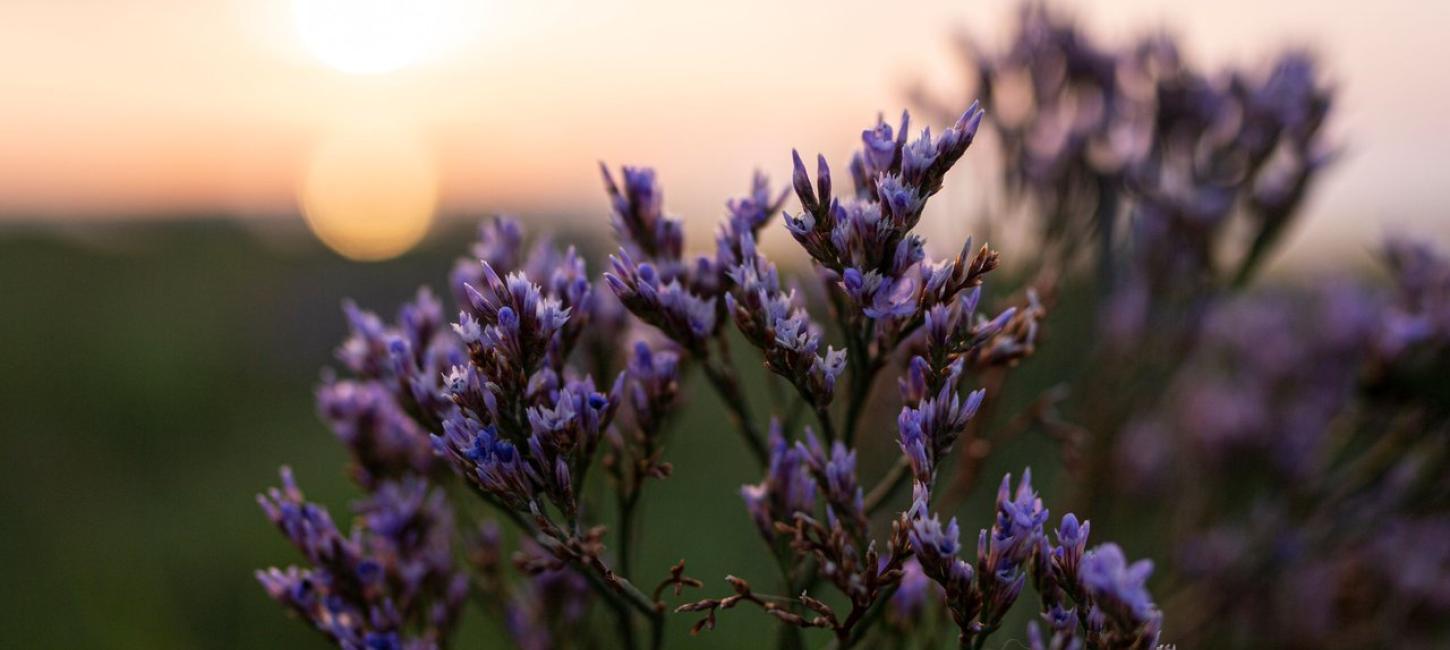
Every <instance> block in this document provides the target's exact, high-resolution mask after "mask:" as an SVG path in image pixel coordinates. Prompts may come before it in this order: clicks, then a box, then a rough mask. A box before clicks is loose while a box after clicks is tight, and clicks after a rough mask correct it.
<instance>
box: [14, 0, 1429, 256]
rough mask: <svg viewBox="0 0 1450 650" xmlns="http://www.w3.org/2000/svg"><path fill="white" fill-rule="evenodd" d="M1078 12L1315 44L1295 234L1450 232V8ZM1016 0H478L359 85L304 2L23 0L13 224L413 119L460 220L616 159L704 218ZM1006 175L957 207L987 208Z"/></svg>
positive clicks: (535, 206) (591, 184)
mask: <svg viewBox="0 0 1450 650" xmlns="http://www.w3.org/2000/svg"><path fill="white" fill-rule="evenodd" d="M1065 4H1068V5H1075V4H1076V5H1079V6H1077V7H1076V11H1077V13H1079V14H1080V15H1082V16H1084V17H1085V18H1086V19H1087V20H1088V22H1090V23H1091V24H1093V25H1094V26H1095V27H1097V28H1098V31H1099V32H1100V33H1102V34H1106V35H1116V34H1128V33H1135V32H1138V31H1142V30H1143V29H1148V28H1152V27H1156V26H1160V25H1169V26H1173V27H1174V28H1175V29H1176V31H1178V32H1179V33H1181V34H1183V35H1184V36H1185V37H1186V39H1187V42H1188V43H1189V46H1190V50H1191V52H1192V53H1193V54H1194V55H1195V56H1196V57H1198V58H1199V59H1200V60H1206V61H1253V60H1255V59H1256V58H1258V57H1262V56H1263V55H1265V54H1266V53H1270V52H1272V51H1274V50H1275V49H1276V47H1275V46H1276V45H1278V44H1304V43H1308V44H1311V45H1314V46H1316V47H1317V49H1318V50H1319V51H1320V52H1322V53H1323V55H1324V57H1325V59H1326V61H1327V63H1328V64H1329V67H1330V69H1331V70H1332V71H1333V74H1334V77H1335V78H1336V79H1337V80H1338V81H1339V83H1340V84H1341V86H1342V88H1343V90H1344V94H1343V102H1342V104H1341V105H1340V106H1339V119H1338V122H1337V124H1336V126H1335V130H1336V132H1339V133H1343V134H1345V139H1346V140H1347V142H1348V144H1349V145H1350V148H1349V152H1350V157H1349V158H1348V159H1346V161H1345V162H1344V163H1342V164H1341V165H1340V166H1339V168H1338V169H1337V170H1336V171H1335V172H1334V174H1333V175H1332V176H1331V177H1330V178H1329V179H1328V182H1327V183H1326V184H1325V186H1324V187H1323V188H1322V191H1321V192H1320V193H1319V194H1318V195H1317V197H1316V199H1315V201H1314V203H1313V205H1312V206H1311V208H1312V211H1313V213H1314V214H1313V215H1312V219H1313V221H1314V225H1313V226H1312V227H1310V228H1308V229H1307V230H1306V231H1305V232H1303V233H1301V234H1300V239H1301V240H1304V241H1310V242H1315V241H1320V240H1323V241H1328V242H1333V243H1334V245H1335V246H1339V247H1341V248H1343V249H1345V250H1351V249H1361V248H1363V244H1360V243H1357V240H1356V238H1358V237H1369V238H1377V237H1378V236H1379V235H1380V234H1381V233H1382V232H1383V230H1384V229H1385V226H1384V225H1383V224H1389V227H1391V228H1393V227H1396V226H1405V227H1410V228H1412V229H1414V230H1417V231H1421V232H1435V233H1441V232H1444V231H1446V230H1447V229H1450V228H1447V226H1450V211H1447V210H1445V209H1444V206H1445V205H1447V204H1450V128H1447V126H1450V121H1447V119H1446V116H1447V115H1450V66H1446V65H1445V64H1444V61H1446V60H1450V39H1447V38H1446V37H1445V36H1444V35H1443V31H1444V28H1445V26H1446V25H1450V2H1442V1H1431V0H1383V1H1381V2H1377V3H1365V2H1353V1H1349V0H1319V1H1317V2H1314V1H1309V0H1283V1H1280V2H1263V1H1262V0H1193V1H1191V2H1150V1H1147V0H1105V1H1099V2H1092V3H1065ZM888 6H889V7H890V9H887V8H886V7H888ZM1011 6H1012V5H1011V3H1006V2H981V1H966V2H964V1H955V2H938V1H931V2H919V3H912V2H896V3H889V4H888V3H878V2H863V1H858V0H811V1H802V2H792V1H789V0H776V1H773V2H772V1H766V0H736V1H734V2H678V1H667V0H658V1H638V2H636V1H615V2H601V1H598V0H594V1H590V0H537V1H532V2H522V1H520V2H505V1H503V0H474V1H473V2H472V8H473V9H474V11H473V12H472V13H471V16H470V17H469V18H468V19H467V20H466V21H460V22H462V23H464V24H463V25H462V26H461V28H460V30H459V34H458V35H455V38H454V42H453V43H452V45H451V46H450V47H448V48H446V49H445V50H444V51H441V52H439V53H437V54H436V55H435V56H433V57H432V58H430V59H428V60H425V61H423V62H420V63H418V64H416V65H413V66H411V67H407V68H404V69H401V70H399V71H396V72H391V73H385V74H380V75H373V76H355V75H349V74H345V73H343V72H339V71H337V70H334V69H332V68H330V67H327V66H326V65H323V64H322V63H321V62H320V61H319V60H318V58H317V57H316V56H314V55H313V53H312V52H309V51H308V50H307V48H306V47H304V46H303V44H302V43H301V39H300V38H299V37H298V32H297V28H296V25H295V24H294V20H293V7H292V6H291V4H290V1H289V0H133V1H123V0H112V1H103V0H66V1H64V2H56V1H54V0H5V2H3V3H0V218H7V217H8V218H32V217H37V216H39V217H42V218H47V219H53V218H105V217H109V216H112V215H117V214H126V215H128V216H136V215H152V214H175V213H180V212H187V211H204V212H208V213H218V212H220V213H230V214H238V215H243V216H245V215H255V214H278V213H288V214H290V213H293V212H295V210H296V207H295V206H296V201H295V198H294V197H295V196H296V194H297V187H298V183H299V182H300V180H299V179H300V178H302V176H303V175H304V174H305V170H306V169H307V166H308V164H309V158H310V156H312V154H313V152H314V151H315V150H316V149H317V148H318V147H320V146H322V144H323V143H324V142H326V141H327V140H328V138H329V136H330V134H331V133H332V132H333V131H335V130H336V129H337V128H339V126H338V125H345V124H350V123H354V122H357V121H359V120H362V121H372V122H386V123H389V124H391V125H393V126H394V127H396V128H398V129H401V130H403V131H406V132H408V133H412V134H414V136H415V137H416V138H417V141H418V142H419V143H420V146H421V147H422V150H423V151H426V152H427V153H428V155H430V156H431V157H432V160H433V166H434V168H435V169H436V173H437V176H438V181H439V188H438V190H439V197H440V200H441V201H442V203H443V205H444V206H445V207H446V208H447V209H449V210H451V211H461V210H470V211H479V212H491V211H498V210H504V211H512V212H520V213H524V214H544V213H577V214H582V215H584V216H596V215H598V214H601V213H602V212H603V202H602V200H601V199H600V195H599V183H598V180H597V179H596V171H595V161H596V160H598V159H605V160H609V161H611V162H635V163H649V164H653V165H655V166H657V167H659V168H660V173H661V175H662V178H663V180H664V181H665V183H666V192H667V199H666V202H667V205H668V206H669V207H670V208H671V209H672V211H674V212H677V213H680V214H683V215H686V216H687V217H688V218H690V219H691V220H692V221H693V222H694V223H697V224H705V223H708V222H712V221H713V220H714V219H715V218H716V217H718V215H719V214H720V211H721V208H720V205H721V204H722V202H723V200H724V199H725V198H726V197H727V196H730V195H732V194H735V193H737V192H740V191H741V190H743V189H744V187H745V185H746V182H747V180H748V177H749V173H750V170H751V169H752V168H753V167H756V166H760V167H763V168H764V169H766V170H767V171H770V172H772V173H773V175H774V176H775V177H777V178H782V177H783V175H784V172H785V171H786V169H787V167H788V161H789V158H788V155H789V150H790V147H792V146H794V147H800V148H801V149H802V150H805V151H816V150H821V151H824V152H825V153H827V155H828V156H831V157H832V159H833V160H842V159H843V158H844V156H845V155H846V152H847V151H848V149H849V148H850V147H851V146H852V145H853V144H854V138H853V134H855V133H857V132H858V131H859V129H860V128H861V127H863V126H865V125H866V123H867V122H869V121H870V120H871V119H873V116H874V114H875V112H876V111H877V110H878V109H885V110H887V111H888V112H895V111H897V110H899V109H900V108H901V107H902V105H903V101H904V100H903V93H902V92H901V91H902V89H903V87H904V86H905V85H906V83H907V82H908V81H909V80H910V79H912V78H916V77H927V78H928V79H929V81H930V82H931V85H933V86H935V87H938V88H941V89H942V90H943V92H950V91H951V90H953V89H958V88H960V83H959V82H958V80H957V78H956V76H955V74H954V73H955V71H956V70H957V68H956V67H955V66H954V65H953V61H952V60H951V59H950V55H951V54H950V53H951V50H950V47H949V36H950V34H951V32H952V30H954V29H959V28H967V29H969V30H970V31H971V32H972V33H975V34H977V35H981V36H984V37H986V38H987V39H988V40H991V39H993V38H994V37H997V36H999V34H1000V31H1001V29H1000V28H1001V26H1002V25H1004V24H1005V23H1006V19H1007V16H1008V15H1009V13H1010V10H1011ZM989 176H990V174H989V173H988V170H984V169H978V170H973V171H970V172H967V173H966V174H964V175H963V180H961V181H958V182H956V183H954V185H955V187H952V188H951V198H949V199H948V202H950V203H951V204H952V205H955V206H959V207H963V208H968V209H970V208H975V207H977V205H978V204H979V201H976V200H975V199H974V193H975V192H976V191H977V190H978V189H980V186H981V185H983V184H984V181H985V179H987V178H989ZM696 228H697V230H698V229H702V228H704V226H703V225H701V226H697V227H696Z"/></svg>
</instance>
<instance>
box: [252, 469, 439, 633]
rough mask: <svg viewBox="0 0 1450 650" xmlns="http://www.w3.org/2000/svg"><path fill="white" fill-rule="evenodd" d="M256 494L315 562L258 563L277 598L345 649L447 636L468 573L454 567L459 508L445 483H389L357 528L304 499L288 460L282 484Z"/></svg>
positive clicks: (261, 578)
mask: <svg viewBox="0 0 1450 650" xmlns="http://www.w3.org/2000/svg"><path fill="white" fill-rule="evenodd" d="M257 501H258V503H259V504H260V505H261V506H262V510H263V512H265V513H266V515H267V517H268V518H269V519H271V520H272V522H273V523H274V524H276V525H277V527H278V529H280V530H281V531H282V532H283V534H284V535H286V536H287V537H288V538H289V539H290V540H291V541H292V543H293V545H294V546H296V547H297V549H298V550H299V551H301V552H302V554H303V556H304V557H305V558H306V559H307V560H308V562H309V563H311V566H310V567H307V568H299V567H295V566H294V567H288V568H287V569H285V570H284V569H277V568H272V569H267V570H265V571H258V572H257V580H258V581H259V582H261V583H262V586H263V588H264V589H266V591H267V593H268V594H269V595H270V596H271V597H272V598H273V599H275V600H277V601H278V602H280V603H282V604H283V605H286V606H287V607H288V608H289V609H291V610H293V611H294V612H296V613H297V614H298V615H299V616H302V617H303V618H304V619H306V620H307V621H309V622H310V623H311V624H312V625H313V626H314V627H316V628H317V629H318V630H319V631H321V632H322V633H323V634H326V635H327V636H328V637H329V638H331V639H332V640H333V642H335V643H336V644H338V645H339V646H340V647H343V648H364V647H399V648H403V647H406V648H410V649H413V648H432V647H434V646H435V645H436V644H438V643H441V642H443V641H445V640H446V638H447V636H448V634H449V633H450V631H451V630H452V628H453V625H454V623H455V622H456V620H457V616H458V612H459V611H460V609H461V607H462V605H463V601H464V599H465V598H466V597H467V594H468V580H467V577H466V574H462V573H459V572H456V571H455V569H454V562H453V555H452V550H451V548H450V544H451V536H452V531H453V520H452V514H451V511H450V510H449V509H448V508H447V505H446V504H445V503H444V501H443V495H442V493H441V492H431V493H430V492H429V488H428V486H427V484H426V483H425V482H424V481H422V480H421V479H417V478H414V479H409V480H406V481H404V482H402V483H384V484H382V485H380V486H379V488H378V489H377V490H376V492H375V493H374V495H373V496H372V497H371V498H369V499H368V500H367V501H364V502H363V504H362V505H361V506H360V514H361V521H362V525H361V526H360V527H359V528H358V529H355V530H354V531H353V532H352V533H350V534H348V535H343V533H342V532H340V531H339V530H338V528H337V527H336V525H334V524H333V522H332V518H331V517H330V516H329V515H328V514H327V511H326V510H324V509H323V508H321V507H319V506H317V505H315V504H312V503H308V502H307V501H305V500H304V498H303V495H302V492H301V490H299V489H298V488H297V484H296V482H295V481H294V480H293V477H292V473H291V471H290V470H288V469H287V468H283V469H282V487H281V488H274V489H272V490H270V491H269V492H268V493H267V494H266V495H265V496H258V497H257ZM378 644H382V645H378Z"/></svg>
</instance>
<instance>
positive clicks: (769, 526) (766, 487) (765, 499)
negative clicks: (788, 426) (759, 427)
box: [740, 421, 816, 541]
mask: <svg viewBox="0 0 1450 650" xmlns="http://www.w3.org/2000/svg"><path fill="white" fill-rule="evenodd" d="M808 462H809V460H808V459H807V453H806V451H805V449H803V448H801V447H800V446H798V445H791V444H790V442H789V441H787V440H786V439H785V435H784V433H783V432H782V431H781V430H780V423H779V422H776V421H772V422H771V429H770V465H769V467H768V468H767V470H766V473H765V479H764V480H762V481H761V482H760V483H757V484H755V485H745V486H741V488H740V498H741V499H744V500H745V509H746V510H747V511H748V512H749V513H750V517H751V519H752V520H754V521H755V526H756V528H757V529H758V530H759V531H760V534H761V536H762V537H764V538H765V539H766V541H773V540H775V539H776V536H777V535H778V534H779V533H777V532H776V530H775V524H776V523H777V522H781V523H789V522H790V521H791V520H792V519H793V517H794V516H795V515H796V513H803V514H807V515H809V514H811V513H813V512H815V509H816V482H815V480H813V479H812V478H811V474H810V468H809V466H808Z"/></svg>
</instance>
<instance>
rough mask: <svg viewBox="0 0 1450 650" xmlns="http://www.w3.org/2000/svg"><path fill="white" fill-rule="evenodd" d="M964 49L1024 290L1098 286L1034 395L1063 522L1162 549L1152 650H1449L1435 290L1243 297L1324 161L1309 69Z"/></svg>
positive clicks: (1136, 50) (1407, 279) (1411, 255)
mask: <svg viewBox="0 0 1450 650" xmlns="http://www.w3.org/2000/svg"><path fill="white" fill-rule="evenodd" d="M962 44H963V47H964V51H965V52H966V58H967V59H968V61H969V67H970V68H971V69H972V70H973V71H974V75H973V76H974V79H975V86H974V90H973V92H974V94H976V95H979V96H981V97H982V98H983V102H984V104H985V105H986V106H987V107H988V109H989V110H990V111H991V115H992V118H991V119H989V121H988V122H989V124H991V125H992V127H993V132H994V133H995V134H996V136H997V140H998V142H997V144H999V145H1000V148H1001V150H1002V154H1003V157H1004V159H1003V163H1004V165H1003V180H1004V184H1005V186H1006V187H1007V189H1008V193H1009V196H1011V197H1014V198H1015V199H1016V204H1017V205H1016V209H1015V210H1014V211H1013V213H1015V214H1024V215H1026V216H1027V217H1028V219H1029V223H1030V224H1031V232H1033V233H1034V236H1033V237H1032V244H1033V246H1032V248H1035V249H1036V251H1037V252H1038V254H1039V255H1040V256H1041V260H1040V261H1041V264H1042V266H1043V267H1044V268H1047V269H1050V272H1049V273H1048V275H1049V276H1051V277H1057V278H1065V282H1067V283H1072V284H1076V285H1077V286H1085V285H1087V284H1089V283H1086V282H1076V283H1074V282H1073V280H1072V278H1074V277H1077V276H1078V275H1079V274H1077V273H1076V272H1077V271H1079V270H1081V269H1082V268H1083V267H1088V268H1095V269H1096V270H1097V274H1096V277H1095V279H1094V281H1093V282H1092V283H1091V284H1094V285H1096V287H1097V289H1098V295H1099V296H1100V300H1099V303H1098V310H1099V319H1098V327H1097V328H1095V329H1089V330H1086V331H1084V332H1083V333H1082V335H1081V336H1079V337H1078V338H1076V339H1072V340H1069V339H1068V338H1066V337H1064V338H1063V339H1060V340H1057V341H1055V344H1057V345H1067V346H1074V345H1081V346H1083V347H1085V348H1087V349H1089V350H1092V353H1091V356H1089V357H1088V366H1087V367H1085V368H1084V372H1082V373H1081V374H1080V375H1078V378H1077V379H1075V380H1074V381H1072V383H1070V384H1065V385H1062V386H1058V387H1055V388H1054V389H1053V391H1052V399H1053V400H1055V401H1054V403H1059V402H1061V403H1065V404H1066V409H1065V411H1064V412H1065V417H1066V421H1064V420H1063V419H1061V418H1062V417H1063V416H1058V415H1056V414H1054V416H1053V417H1054V420H1053V421H1052V422H1050V423H1049V422H1046V421H1042V422H1040V424H1043V427H1042V428H1043V429H1045V430H1047V431H1048V432H1049V433H1051V434H1053V435H1055V436H1056V437H1058V438H1059V439H1060V440H1062V441H1063V443H1064V450H1065V455H1066V460H1067V464H1068V467H1069V469H1072V470H1074V471H1073V472H1072V474H1071V477H1072V478H1074V479H1075V480H1074V484H1075V485H1074V491H1075V492H1076V493H1077V495H1078V501H1079V503H1080V507H1082V508H1084V509H1085V510H1086V511H1088V512H1091V513H1092V514H1094V515H1095V516H1096V517H1097V518H1098V519H1099V520H1100V521H1101V522H1112V523H1113V524H1115V525H1116V526H1117V528H1118V529H1120V530H1151V531H1161V532H1155V533H1152V534H1147V535H1145V541H1146V543H1148V544H1150V545H1151V548H1154V549H1161V551H1160V553H1161V557H1163V558H1164V559H1171V560H1173V562H1172V563H1171V565H1170V566H1169V570H1168V571H1166V572H1163V571H1160V573H1159V577H1158V578H1157V579H1158V584H1159V587H1158V589H1159V590H1160V591H1162V590H1164V589H1165V588H1167V589H1168V591H1169V592H1170V593H1173V594H1174V595H1173V596H1172V597H1170V598H1169V599H1168V600H1167V601H1166V603H1165V609H1166V612H1167V615H1168V618H1169V619H1170V620H1172V621H1173V622H1174V623H1175V625H1174V626H1172V627H1170V628H1169V629H1168V630H1167V636H1168V637H1169V638H1171V639H1173V640H1174V641H1175V642H1181V643H1184V644H1185V645H1188V646H1190V647H1196V646H1199V645H1203V646H1215V647H1216V646H1220V645H1235V646H1254V647H1266V646H1268V647H1383V646H1389V645H1397V646H1410V645H1423V646H1426V647H1431V646H1434V645H1435V644H1437V643H1443V642H1445V641H1446V640H1447V636H1446V635H1447V632H1450V630H1447V627H1450V626H1447V625H1446V624H1445V622H1444V621H1445V620H1446V614H1447V610H1446V606H1447V605H1450V601H1447V599H1446V598H1445V593H1444V590H1443V589H1442V588H1440V586H1442V585H1444V584H1447V582H1446V578H1447V576H1450V558H1447V557H1446V555H1445V554H1444V553H1439V552H1429V553H1426V552H1425V551H1424V550H1423V549H1422V548H1420V547H1419V546H1418V545H1419V544H1422V543H1423V540H1425V539H1428V538H1429V537H1430V536H1433V535H1435V534H1437V533H1436V532H1435V531H1440V533H1441V534H1442V533H1443V531H1444V530H1445V526H1446V522H1447V521H1450V519H1447V515H1446V513H1447V506H1450V503H1447V497H1450V483H1447V481H1446V478H1445V476H1446V473H1445V469H1446V462H1447V457H1446V451H1445V447H1446V445H1447V444H1450V441H1447V439H1446V425H1447V422H1446V420H1445V416H1446V412H1447V410H1450V393H1447V392H1446V391H1445V390H1444V385H1445V382H1444V380H1443V378H1444V377H1446V376H1450V365H1446V364H1447V362H1450V357H1447V355H1446V354H1445V351H1444V350H1445V348H1444V347H1443V345H1444V342H1445V340H1444V339H1443V338H1441V337H1442V335H1443V332H1444V329H1443V328H1442V327H1441V326H1439V325H1435V324H1433V323H1437V322H1439V321H1441V320H1443V319H1444V318H1445V316H1444V314H1443V313H1442V312H1443V306H1444V304H1443V300H1444V298H1443V295H1444V293H1445V291H1446V289H1447V285H1446V284H1445V283H1446V279H1447V278H1450V267H1447V265H1446V264H1445V262H1444V261H1443V260H1442V259H1441V258H1440V257H1438V256H1437V255H1436V254H1434V253H1433V252H1431V251H1430V250H1429V249H1428V248H1425V247H1423V246H1420V245H1415V244H1410V243H1406V242H1398V243H1395V244H1393V245H1392V246H1391V247H1390V253H1389V254H1387V255H1386V259H1387V260H1388V261H1389V264H1388V266H1389V267H1390V269H1391V271H1392V273H1393V274H1394V275H1395V279H1396V283H1397V285H1398V287H1399V288H1398V291H1397V294H1398V295H1397V297H1394V298H1389V297H1383V296H1380V295H1379V294H1378V292H1374V291H1368V290H1364V289H1359V288H1354V287H1352V286H1351V285H1350V284H1349V283H1347V282H1345V281H1344V280H1342V279H1341V280H1339V281H1330V282H1324V283H1322V286H1321V287H1320V288H1317V289H1315V290H1314V291H1310V292H1307V293H1306V292H1305V291H1290V290H1275V291H1267V292H1252V293H1246V292H1244V291H1243V290H1244V289H1246V288H1247V287H1249V285H1250V284H1251V281H1252V280H1253V279H1254V277H1255V275H1256V273H1257V271H1258V270H1259V269H1260V268H1261V266H1262V263H1263V262H1264V260H1265V259H1266V258H1267V257H1268V256H1269V255H1271V254H1272V252H1273V251H1274V250H1275V248H1276V247H1277V246H1278V245H1279V244H1280V243H1281V242H1282V238H1283V235H1284V233H1285V232H1286V231H1287V230H1288V228H1289V227H1290V226H1291V225H1292V224H1293V223H1294V221H1295V218H1296V216H1297V215H1298V213H1299V207H1300V206H1301V205H1302V204H1303V201H1304V198H1305V197H1306V195H1307V192H1308V190H1309V188H1310V187H1311V186H1312V185H1313V183H1314V182H1315V181H1316V179H1317V178H1318V177H1319V176H1320V175H1321V174H1320V173H1319V172H1320V171H1321V170H1322V169H1323V168H1324V167H1325V165H1326V164H1327V163H1328V162H1330V161H1331V160H1332V159H1333V157H1334V155H1335V151H1334V148H1333V147H1332V146H1330V145H1328V144H1326V143H1325V137H1324V135H1323V131H1324V129H1323V126H1324V124H1325V121H1326V119H1327V117H1328V115H1329V109H1330V107H1331V105H1332V96H1333V92H1332V91H1331V90H1330V89H1329V88H1328V87H1326V86H1325V85H1324V83H1323V82H1322V81H1321V79H1320V77H1321V75H1320V73H1319V72H1318V70H1317V65H1316V64H1315V60H1314V58H1313V57H1312V56H1311V55H1309V54H1307V53H1305V52H1302V51H1294V52H1289V53H1287V54H1284V55H1282V56H1280V57H1278V58H1277V59H1274V60H1272V62H1271V63H1270V64H1269V65H1268V67H1267V69H1266V71H1264V72H1262V73H1254V72H1247V71H1242V70H1233V69H1230V70H1226V71H1224V72H1221V73H1217V74H1209V73H1205V72H1201V71H1199V70H1196V69H1195V68H1194V67H1192V66H1191V65H1190V64H1189V63H1188V62H1187V61H1185V59H1184V58H1183V57H1182V55H1181V54H1180V49H1179V48H1178V46H1177V45H1176V43H1175V42H1174V40H1173V39H1172V38H1169V37H1167V36H1165V35H1161V34H1158V35H1153V36H1150V37H1148V38H1144V39H1141V40H1139V41H1137V42H1136V43H1131V44H1129V45H1128V46H1126V47H1109V46H1105V45H1103V44H1101V43H1099V42H1096V41H1095V40H1094V39H1093V38H1092V37H1091V36H1089V35H1088V34H1087V33H1085V32H1083V31H1082V30H1080V29H1079V28H1078V26H1077V25H1075V24H1074V23H1073V22H1072V21H1070V20H1068V19H1065V18H1064V17H1062V16H1061V15H1058V14H1056V13H1054V12H1053V11H1052V10H1050V9H1049V8H1048V7H1047V6H1046V5H1044V4H1040V3H1028V4H1025V5H1023V7H1022V10H1021V12H1020V14H1019V22H1018V25H1017V31H1016V33H1015V34H1013V35H1012V37H1011V39H1010V40H1009V43H1008V45H1007V46H1006V47H1005V48H1003V49H1001V50H998V51H989V50H986V49H983V48H980V47H977V46H976V45H975V44H974V43H973V42H971V41H970V40H965V39H964V40H963V42H962ZM917 97H918V99H919V101H920V102H921V103H924V104H931V103H932V100H931V99H930V98H929V97H928V96H927V95H926V94H925V93H921V92H918V93H917ZM1089 262H1091V264H1088V263H1089ZM1029 271H1040V269H1037V268H1034V267H1031V266H1029ZM1059 290H1064V291H1065V290H1069V289H1067V288H1066V287H1062V288H1060V289H1059ZM1236 294H1244V295H1236ZM1437 296H1438V297H1437ZM1068 336H1070V334H1069V335H1068ZM1411 341H1413V342H1411ZM1431 377H1439V378H1440V379H1439V380H1436V379H1431ZM1165 387H1166V388H1167V389H1166V390H1164V388H1165ZM1064 396H1067V397H1064ZM963 460H964V461H966V460H968V459H967V458H965V457H964V459H963ZM962 474H965V473H962ZM1437 548H1438V547H1437ZM1392 558H1398V559H1392ZM1411 575H1413V576H1414V577H1413V578H1411V577H1410V576H1411ZM1430 584H1434V585H1437V586H1436V587H1433V588H1432V587H1428V585H1430ZM1055 643H1056V642H1055V641H1054V642H1046V641H1045V640H1043V639H1042V638H1041V636H1040V635H1038V636H1036V637H1035V640H1034V645H1036V644H1042V645H1041V646H1040V647H1059V646H1057V645H1054V644H1055Z"/></svg>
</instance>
